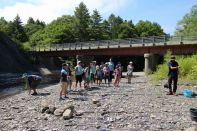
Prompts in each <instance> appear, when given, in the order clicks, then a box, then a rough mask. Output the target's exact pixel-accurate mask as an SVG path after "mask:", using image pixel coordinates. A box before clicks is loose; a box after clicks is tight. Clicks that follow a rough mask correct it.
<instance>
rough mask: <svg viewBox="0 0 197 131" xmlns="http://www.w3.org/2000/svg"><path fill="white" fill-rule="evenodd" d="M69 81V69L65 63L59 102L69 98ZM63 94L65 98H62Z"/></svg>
mask: <svg viewBox="0 0 197 131" xmlns="http://www.w3.org/2000/svg"><path fill="white" fill-rule="evenodd" d="M68 79H69V69H68V66H67V64H66V63H63V64H62V70H61V77H60V84H61V90H60V98H59V100H64V98H68V97H67V88H68ZM63 94H64V98H63V97H62V95H63Z"/></svg>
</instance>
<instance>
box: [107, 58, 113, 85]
mask: <svg viewBox="0 0 197 131" xmlns="http://www.w3.org/2000/svg"><path fill="white" fill-rule="evenodd" d="M108 67H109V71H110V75H109V80H110V82H112V78H113V73H114V62H113V61H112V58H110V59H109V63H108Z"/></svg>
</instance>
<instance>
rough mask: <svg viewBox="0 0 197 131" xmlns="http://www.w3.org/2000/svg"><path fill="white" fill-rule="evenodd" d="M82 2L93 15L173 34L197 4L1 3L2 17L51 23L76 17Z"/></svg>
mask: <svg viewBox="0 0 197 131" xmlns="http://www.w3.org/2000/svg"><path fill="white" fill-rule="evenodd" d="M81 1H83V2H84V3H85V4H86V5H87V8H88V9H89V11H90V13H92V10H94V9H98V10H99V12H100V13H101V15H102V17H103V18H104V19H105V18H107V17H108V16H109V15H110V14H111V13H114V14H115V15H119V16H120V17H122V18H123V19H126V20H132V21H133V22H134V24H136V23H137V22H138V21H139V20H149V21H152V22H157V23H158V24H160V25H161V27H162V28H163V29H164V31H165V32H166V33H170V34H171V35H172V34H173V32H174V31H175V28H176V23H177V21H179V20H180V19H181V18H182V17H183V16H184V15H185V14H186V13H188V12H189V11H190V9H191V7H192V5H194V4H197V1H196V0H0V17H4V18H5V19H6V20H13V19H14V17H15V16H16V14H19V16H20V17H21V19H22V21H23V22H24V23H25V22H26V20H27V19H28V17H30V16H31V17H33V18H35V19H40V20H42V21H45V22H46V23H49V22H51V21H52V20H54V19H56V18H57V17H60V16H62V15H64V14H70V15H73V13H74V10H75V7H76V6H78V4H79V3H80V2H81Z"/></svg>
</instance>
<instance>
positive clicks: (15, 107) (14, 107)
mask: <svg viewBox="0 0 197 131" xmlns="http://www.w3.org/2000/svg"><path fill="white" fill-rule="evenodd" d="M11 108H13V109H19V107H17V106H11Z"/></svg>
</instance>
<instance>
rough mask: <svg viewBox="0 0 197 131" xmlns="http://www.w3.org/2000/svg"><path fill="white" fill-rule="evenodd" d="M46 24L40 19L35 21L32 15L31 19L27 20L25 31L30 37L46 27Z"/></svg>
mask: <svg viewBox="0 0 197 131" xmlns="http://www.w3.org/2000/svg"><path fill="white" fill-rule="evenodd" d="M38 21H39V20H38ZM44 27H45V25H43V23H41V22H40V21H39V22H37V20H36V22H35V21H34V19H33V18H32V17H29V19H28V20H27V24H26V25H25V27H24V28H25V32H26V34H27V37H28V39H29V38H30V37H31V36H32V35H33V34H34V33H36V32H37V31H39V30H42V29H44Z"/></svg>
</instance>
